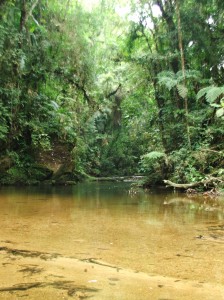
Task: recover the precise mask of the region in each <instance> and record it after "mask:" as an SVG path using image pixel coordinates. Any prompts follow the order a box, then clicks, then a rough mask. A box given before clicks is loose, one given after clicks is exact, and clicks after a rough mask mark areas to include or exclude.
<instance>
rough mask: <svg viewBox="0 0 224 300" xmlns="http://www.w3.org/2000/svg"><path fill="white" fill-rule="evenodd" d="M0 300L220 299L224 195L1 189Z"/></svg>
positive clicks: (122, 187) (223, 289)
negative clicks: (212, 197)
mask: <svg viewBox="0 0 224 300" xmlns="http://www.w3.org/2000/svg"><path fill="white" fill-rule="evenodd" d="M0 299H5V300H9V299H10V300H14V299H29V300H35V299H47V300H48V299H49V300H51V299H52V300H57V299H97V300H104V299H112V300H113V299H114V300H116V299H120V300H126V299H127V300H135V299H136V300H139V299H140V300H141V299H142V300H143V299H152V300H154V299H158V300H174V299H176V300H184V299H186V300H192V299H195V300H201V299H203V300H204V299H206V300H207V299H211V300H221V299H223V300H224V198H223V197H219V198H215V199H211V198H209V197H206V196H192V197H187V196H186V195H185V194H180V193H177V192H170V191H166V190H155V191H150V190H149V191H147V192H145V191H143V190H137V191H133V190H130V183H114V182H113V183H82V184H79V185H77V186H75V187H17V188H5V187H4V188H3V187H2V188H1V189H0Z"/></svg>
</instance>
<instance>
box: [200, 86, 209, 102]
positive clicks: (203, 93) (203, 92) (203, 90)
mask: <svg viewBox="0 0 224 300" xmlns="http://www.w3.org/2000/svg"><path fill="white" fill-rule="evenodd" d="M210 88H211V87H210V86H207V87H205V88H203V89H201V90H200V91H199V92H198V93H197V100H199V99H200V98H201V97H204V96H205V94H206V93H207V92H208V90H209V89H210Z"/></svg>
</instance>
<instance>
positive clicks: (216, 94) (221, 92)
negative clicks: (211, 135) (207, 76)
mask: <svg viewBox="0 0 224 300" xmlns="http://www.w3.org/2000/svg"><path fill="white" fill-rule="evenodd" d="M204 96H205V98H206V101H207V102H208V103H209V104H210V106H212V107H215V108H218V109H217V110H216V116H217V117H218V118H221V117H223V116H224V98H223V97H224V87H223V86H222V87H217V86H209V87H205V88H203V89H201V90H200V91H199V92H198V94H197V100H199V99H200V98H202V97H204ZM217 102H219V103H217Z"/></svg>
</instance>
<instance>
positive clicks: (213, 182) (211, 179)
mask: <svg viewBox="0 0 224 300" xmlns="http://www.w3.org/2000/svg"><path fill="white" fill-rule="evenodd" d="M163 182H164V183H165V184H166V185H167V186H172V187H174V188H177V189H185V190H186V189H189V188H193V187H199V186H204V187H207V186H210V187H211V186H212V187H216V186H217V184H218V183H224V181H223V180H222V179H221V178H220V177H208V178H207V179H204V180H201V181H196V182H191V183H175V182H172V181H170V180H163Z"/></svg>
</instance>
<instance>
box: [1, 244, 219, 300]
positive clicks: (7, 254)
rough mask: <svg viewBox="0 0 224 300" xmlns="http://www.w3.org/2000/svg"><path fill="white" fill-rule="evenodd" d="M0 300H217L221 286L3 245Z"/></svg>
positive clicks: (13, 245)
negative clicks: (89, 299)
mask: <svg viewBox="0 0 224 300" xmlns="http://www.w3.org/2000/svg"><path fill="white" fill-rule="evenodd" d="M0 265H1V268H0V278H1V285H0V299H4V300H16V299H29V300H37V299H38V300H39V299H46V300H48V299H49V300H51V299H54V300H59V299H60V300H62V299H88V298H91V299H97V300H106V299H108V300H109V299H110V300H111V299H120V300H126V299H127V300H136V299H138V300H141V299H142V300H143V299H144V300H145V299H157V300H165V299H166V300H171V299H172V300H174V299H179V300H185V299H186V300H193V299H194V300H196V299H203V300H213V299H216V300H219V299H220V300H221V299H224V289H223V286H222V285H221V284H214V283H205V282H199V281H192V280H188V279H183V280H180V279H177V278H172V277H166V276H158V275H153V274H147V273H142V272H137V271H134V270H129V269H124V268H122V267H121V266H113V265H110V264H107V263H106V262H104V261H100V260H97V259H94V258H89V259H87V260H85V259H84V260H81V259H77V258H75V257H65V256H63V255H60V254H56V253H47V252H38V251H34V250H32V251H31V250H29V249H22V250H21V249H17V248H15V244H13V243H12V242H10V241H1V247H0Z"/></svg>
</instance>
